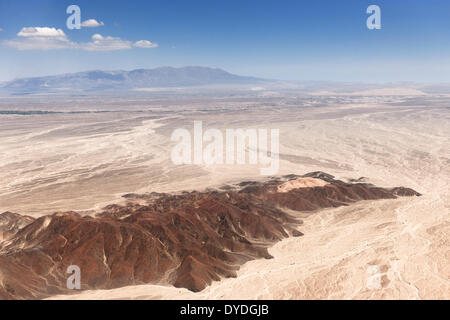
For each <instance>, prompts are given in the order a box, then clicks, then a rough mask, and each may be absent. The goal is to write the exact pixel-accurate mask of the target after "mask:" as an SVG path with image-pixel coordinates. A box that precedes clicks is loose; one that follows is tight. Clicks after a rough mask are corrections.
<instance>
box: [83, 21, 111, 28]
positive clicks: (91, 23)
mask: <svg viewBox="0 0 450 320" xmlns="http://www.w3.org/2000/svg"><path fill="white" fill-rule="evenodd" d="M104 25H105V24H104V23H103V21H100V22H98V21H97V20H95V19H89V20H86V21H83V22H82V23H81V26H82V27H85V28H96V27H101V26H104Z"/></svg>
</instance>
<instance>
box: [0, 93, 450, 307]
mask: <svg viewBox="0 0 450 320" xmlns="http://www.w3.org/2000/svg"><path fill="white" fill-rule="evenodd" d="M2 104H3V103H2ZM22 105H26V104H22ZM30 105H31V104H30ZM449 106H450V97H448V96H432V97H430V96H428V97H425V98H424V97H413V96H411V97H405V96H403V97H391V96H381V97H379V96H371V97H359V96H352V97H332V96H331V97H330V96H327V97H317V96H314V97H307V98H301V99H300V98H292V97H288V98H286V99H280V98H277V99H256V98H255V99H253V100H252V99H248V98H246V99H242V100H239V99H229V100H227V99H211V100H210V101H187V102H178V101H177V102H176V103H175V102H173V101H169V102H167V101H162V102H161V101H155V102H153V103H151V104H149V103H146V102H145V101H136V102H135V103H134V104H133V105H132V106H127V111H126V112H123V111H122V110H123V109H124V108H123V107H121V106H116V105H114V106H112V105H108V106H105V105H102V106H96V107H95V108H94V107H92V108H91V109H90V110H91V111H95V110H104V109H108V110H110V111H111V110H113V111H115V112H108V113H103V112H102V113H95V112H90V113H72V114H67V113H61V114H60V113H57V114H50V115H26V116H23V115H0V119H1V121H2V129H1V130H0V181H2V183H1V184H0V211H1V212H3V211H7V210H9V211H13V212H18V213H21V214H29V215H33V216H40V215H44V214H48V213H52V212H55V211H64V210H78V211H82V212H85V213H86V214H90V213H93V212H95V210H98V209H100V208H101V207H102V206H104V205H106V204H109V203H112V202H118V201H123V200H122V198H121V196H122V195H123V194H125V193H132V192H133V193H140V192H141V193H144V192H151V191H158V192H172V191H174V192H175V191H182V190H192V189H197V190H201V189H204V188H208V187H210V188H214V187H219V186H221V185H223V184H224V183H230V182H236V181H242V180H243V179H263V177H261V176H260V175H259V165H256V166H255V165H252V166H250V165H234V166H226V165H221V166H209V167H206V166H176V165H174V164H172V162H171V161H170V150H171V148H172V146H173V143H172V142H170V134H171V132H172V131H173V130H174V129H175V128H180V127H184V128H187V129H191V128H192V125H193V121H194V120H202V121H203V122H204V126H207V127H211V128H218V129H225V128H253V127H254V128H267V129H270V128H277V129H280V159H281V162H280V171H279V174H287V173H297V174H302V173H306V172H310V171H316V170H321V171H325V172H328V173H330V174H333V175H335V176H336V177H338V178H340V179H352V178H353V179H355V178H356V179H357V178H360V177H366V181H368V182H371V183H374V184H376V185H379V186H383V187H391V186H407V187H411V188H413V189H415V190H416V191H418V192H420V193H422V194H423V196H422V197H420V198H413V199H412V198H411V199H399V200H382V201H368V202H362V203H358V204H356V205H353V206H350V207H342V208H337V209H329V210H323V211H320V212H314V213H309V214H302V215H301V216H302V219H303V220H304V224H303V226H301V228H300V230H301V231H302V232H303V233H305V236H303V237H300V238H290V239H286V240H284V241H282V242H280V243H278V244H276V245H275V246H274V247H272V248H271V249H270V253H271V254H272V255H273V256H274V257H275V258H274V259H271V260H256V261H251V262H249V263H247V264H245V265H244V266H243V267H242V268H241V270H240V271H239V273H238V277H237V278H232V279H224V280H222V281H220V282H216V283H213V285H212V286H210V287H209V288H207V289H205V290H204V291H202V292H200V293H192V292H189V291H187V290H183V289H176V288H172V287H165V286H155V285H142V286H133V287H126V288H119V289H114V290H105V291H102V290H100V291H86V292H82V293H80V294H77V295H71V296H58V297H55V298H63V299H66V298H70V299H86V298H87V299H180V298H182V299H184V298H187V299H191V298H192V299H211V298H214V299H355V298H361V299H374V298H383V299H389V298H395V299H396V298H400V299H432V298H438V299H449V298H450V240H449V239H450V215H449V214H450V126H449V123H450V107H449ZM4 108H5V107H4V106H3V105H2V108H0V109H4ZM11 108H17V107H11ZM55 108H56V107H55ZM41 109H42V108H41ZM86 109H87V108H84V109H83V110H86ZM52 110H53V109H52ZM77 110H81V107H80V106H78V109H77ZM293 214H297V215H298V213H293ZM374 279H375V280H376V281H375V284H376V285H374V284H373V283H374V282H373V281H374ZM377 279H380V281H379V284H380V286H378V285H377V283H378V282H377V281H378V280H377Z"/></svg>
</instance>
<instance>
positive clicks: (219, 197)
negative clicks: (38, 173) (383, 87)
mask: <svg viewBox="0 0 450 320" xmlns="http://www.w3.org/2000/svg"><path fill="white" fill-rule="evenodd" d="M307 177H312V178H317V179H323V180H324V181H326V182H327V184H324V185H323V186H317V187H304V186H302V187H301V188H297V189H295V188H294V189H289V190H288V191H286V190H285V189H283V192H278V190H279V186H280V185H281V184H283V183H285V182H286V179H285V180H283V179H280V180H271V181H268V182H265V183H248V184H247V183H245V184H242V186H243V187H242V189H236V190H233V191H212V192H190V193H183V194H181V195H171V194H149V195H139V196H137V195H136V196H134V195H127V199H129V200H130V202H129V203H128V204H127V205H125V206H119V205H111V206H108V207H106V208H105V209H104V211H103V212H101V213H99V214H97V215H96V217H91V216H81V215H79V214H78V213H75V212H67V213H55V214H53V215H50V216H44V217H41V218H38V219H36V220H33V219H32V218H31V219H30V218H29V217H22V216H20V215H14V214H10V213H5V214H3V215H0V231H3V233H5V232H7V237H6V238H5V239H6V240H5V241H3V242H2V243H1V244H0V298H3V299H22V298H43V297H46V296H50V295H53V294H57V293H71V292H73V291H70V290H68V289H66V279H67V277H68V276H69V275H68V274H66V273H65V271H66V269H67V267H68V266H69V265H77V266H79V267H80V269H81V283H82V289H111V288H117V287H121V286H127V285H136V284H146V283H153V284H158V283H159V284H171V285H174V286H176V287H183V288H187V289H189V290H192V291H200V290H202V289H204V288H205V287H206V286H208V285H209V284H211V282H212V281H217V280H219V279H220V278H222V277H235V276H236V271H237V270H238V269H239V266H240V265H242V264H243V263H245V262H246V261H249V260H252V259H258V258H265V259H270V258H271V256H270V254H269V253H268V250H267V248H268V247H269V246H270V245H272V244H273V243H275V242H277V241H280V240H281V239H283V238H286V237H289V236H301V235H302V233H301V232H300V231H298V230H297V227H298V226H299V225H300V224H301V221H300V220H298V219H296V218H295V217H293V216H291V215H289V214H287V213H286V212H285V211H283V210H282V208H289V209H292V210H297V211H312V210H317V209H320V208H327V207H337V206H342V205H348V204H350V203H352V202H355V201H359V200H375V199H395V198H396V197H397V196H418V195H419V194H418V193H417V192H415V191H414V190H411V189H407V188H401V187H400V188H395V189H392V190H388V189H382V188H377V187H374V186H371V185H368V184H360V183H344V182H342V181H338V180H334V179H333V177H332V176H330V175H327V174H324V173H312V174H308V175H307ZM294 179H296V177H294ZM133 197H135V198H138V199H139V201H140V202H141V203H142V201H143V200H144V201H147V203H146V204H136V203H135V202H133V201H132V200H133ZM2 219H3V220H2ZM3 221H9V222H3ZM4 226H7V227H4Z"/></svg>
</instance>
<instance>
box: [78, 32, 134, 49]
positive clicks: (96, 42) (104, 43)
mask: <svg viewBox="0 0 450 320" xmlns="http://www.w3.org/2000/svg"><path fill="white" fill-rule="evenodd" d="M131 47H132V43H131V41H128V40H122V39H120V38H114V37H104V36H102V35H101V34H98V33H96V34H94V35H93V36H92V42H87V43H81V44H80V48H81V49H83V50H87V51H116V50H126V49H131Z"/></svg>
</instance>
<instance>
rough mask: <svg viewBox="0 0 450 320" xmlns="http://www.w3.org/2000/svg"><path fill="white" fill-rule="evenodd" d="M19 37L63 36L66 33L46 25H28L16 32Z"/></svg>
mask: <svg viewBox="0 0 450 320" xmlns="http://www.w3.org/2000/svg"><path fill="white" fill-rule="evenodd" d="M17 35H18V36H19V37H56V38H61V37H63V38H65V37H66V34H65V33H64V31H62V30H61V29H56V28H48V27H28V28H22V30H20V31H19V33H18V34H17Z"/></svg>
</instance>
